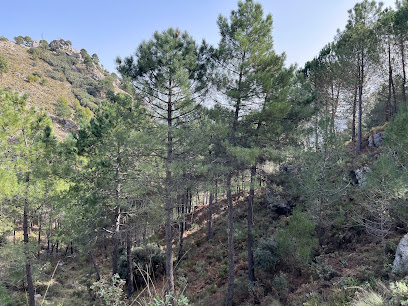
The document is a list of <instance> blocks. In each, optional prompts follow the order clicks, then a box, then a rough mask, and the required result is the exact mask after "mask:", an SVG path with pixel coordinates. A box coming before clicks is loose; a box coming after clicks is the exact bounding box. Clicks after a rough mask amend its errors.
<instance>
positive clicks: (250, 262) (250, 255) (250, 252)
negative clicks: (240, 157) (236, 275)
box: [248, 164, 256, 284]
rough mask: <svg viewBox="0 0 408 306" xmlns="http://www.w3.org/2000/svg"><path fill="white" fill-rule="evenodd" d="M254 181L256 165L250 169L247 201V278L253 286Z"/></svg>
mask: <svg viewBox="0 0 408 306" xmlns="http://www.w3.org/2000/svg"><path fill="white" fill-rule="evenodd" d="M255 180H256V164H255V165H253V166H252V167H251V187H250V190H249V201H248V277H249V281H250V282H251V283H252V284H254V282H255V280H256V279H255V270H254V266H255V262H254V250H253V248H254V236H253V233H252V228H253V225H254V222H253V212H254V198H255Z"/></svg>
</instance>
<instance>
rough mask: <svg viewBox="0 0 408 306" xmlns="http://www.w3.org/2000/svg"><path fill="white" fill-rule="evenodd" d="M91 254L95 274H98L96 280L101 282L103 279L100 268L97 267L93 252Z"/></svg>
mask: <svg viewBox="0 0 408 306" xmlns="http://www.w3.org/2000/svg"><path fill="white" fill-rule="evenodd" d="M89 254H90V256H91V261H92V265H93V267H94V269H95V272H96V280H97V281H99V280H100V279H101V274H100V273H99V269H98V266H97V265H96V261H95V258H94V256H93V252H92V251H90V252H89Z"/></svg>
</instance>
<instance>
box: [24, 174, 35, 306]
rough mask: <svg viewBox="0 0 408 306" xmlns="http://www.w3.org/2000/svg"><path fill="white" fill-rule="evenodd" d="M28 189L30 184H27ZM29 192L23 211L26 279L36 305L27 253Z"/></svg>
mask: <svg viewBox="0 0 408 306" xmlns="http://www.w3.org/2000/svg"><path fill="white" fill-rule="evenodd" d="M29 182H30V177H29V174H27V175H26V183H27V185H28V183H29ZM27 189H28V186H27ZM27 197H28V194H27V192H26V199H25V203H24V212H23V236H24V245H25V257H26V264H25V268H26V279H27V289H28V296H29V305H30V306H35V299H34V285H33V278H32V274H31V263H30V259H29V257H30V256H29V254H27V251H28V250H27V249H28V242H29V237H28V199H27Z"/></svg>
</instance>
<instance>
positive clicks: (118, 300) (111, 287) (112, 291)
mask: <svg viewBox="0 0 408 306" xmlns="http://www.w3.org/2000/svg"><path fill="white" fill-rule="evenodd" d="M124 284H125V281H124V280H122V279H120V277H119V275H118V274H115V275H113V276H112V279H111V283H109V282H107V281H105V280H100V281H97V282H95V283H93V285H92V286H91V289H92V290H93V291H95V294H96V295H97V297H98V298H99V299H100V300H101V302H103V303H104V304H105V305H112V306H119V305H124V302H123V301H122V299H123V296H124V293H123V285H124Z"/></svg>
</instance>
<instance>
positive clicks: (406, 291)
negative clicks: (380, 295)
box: [390, 281, 408, 305]
mask: <svg viewBox="0 0 408 306" xmlns="http://www.w3.org/2000/svg"><path fill="white" fill-rule="evenodd" d="M390 290H391V293H392V303H393V304H394V305H408V286H407V284H406V282H404V281H399V282H395V283H392V284H391V285H390Z"/></svg>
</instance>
